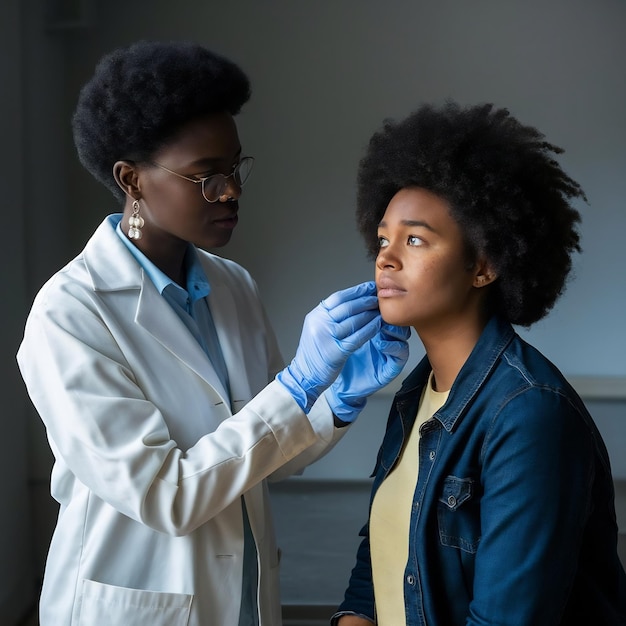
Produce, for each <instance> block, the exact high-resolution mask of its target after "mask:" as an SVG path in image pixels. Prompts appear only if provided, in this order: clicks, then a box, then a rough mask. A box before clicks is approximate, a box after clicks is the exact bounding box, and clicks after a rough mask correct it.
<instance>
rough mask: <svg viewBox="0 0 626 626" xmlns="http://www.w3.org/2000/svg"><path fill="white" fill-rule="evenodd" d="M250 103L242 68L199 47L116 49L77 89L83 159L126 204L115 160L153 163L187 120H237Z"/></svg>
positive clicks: (77, 133)
mask: <svg viewBox="0 0 626 626" xmlns="http://www.w3.org/2000/svg"><path fill="white" fill-rule="evenodd" d="M249 98H250V82H249V79H248V77H247V76H246V74H245V73H244V72H243V71H242V70H241V68H239V67H238V66H237V65H236V64H235V63H233V62H232V61H230V60H228V59H226V58H224V57H222V56H220V55H219V54H216V53H214V52H212V51H210V50H208V49H206V48H204V47H202V46H200V45H198V44H194V43H189V42H149V41H140V42H137V43H134V44H132V45H130V46H128V47H124V48H119V49H117V50H114V51H113V52H110V53H109V54H107V55H105V56H104V57H103V58H102V59H101V60H100V61H99V62H98V64H97V65H96V69H95V73H94V75H93V77H92V78H91V79H90V80H89V81H88V82H87V83H86V84H85V85H84V86H83V87H82V89H81V91H80V94H79V97H78V102H77V106H76V109H75V111H74V115H73V118H72V129H73V133H74V143H75V145H76V149H77V151H78V157H79V159H80V162H81V163H82V164H83V166H84V167H85V168H86V169H87V170H88V171H89V172H90V173H91V174H92V175H93V176H94V177H95V178H96V180H98V181H99V182H101V183H102V184H104V185H105V186H106V187H107V188H108V189H109V190H110V191H111V192H112V193H113V195H114V196H115V197H116V198H117V199H118V200H120V201H123V199H124V193H123V191H122V190H121V189H120V188H119V187H118V185H117V183H116V182H115V178H114V176H113V165H114V163H115V162H116V161H119V160H129V161H137V162H141V161H149V160H151V157H152V155H153V154H154V153H155V152H156V151H157V150H158V149H159V148H161V147H163V146H164V145H166V144H167V143H168V141H170V140H171V139H173V138H174V137H175V136H176V134H177V132H178V131H179V130H180V129H181V127H182V126H184V125H185V124H187V123H188V122H191V121H193V120H194V119H196V118H199V117H202V116H204V115H210V114H212V113H223V112H228V113H230V114H231V115H236V114H237V113H239V111H240V110H241V107H242V106H243V105H244V104H245V103H246V102H247V101H248V99H249Z"/></svg>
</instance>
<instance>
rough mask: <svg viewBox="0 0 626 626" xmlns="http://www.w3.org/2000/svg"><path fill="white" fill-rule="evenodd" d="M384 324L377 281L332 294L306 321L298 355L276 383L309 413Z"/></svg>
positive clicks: (277, 378) (278, 376)
mask: <svg viewBox="0 0 626 626" xmlns="http://www.w3.org/2000/svg"><path fill="white" fill-rule="evenodd" d="M380 324H381V318H380V312H379V311H378V298H377V297H376V285H375V284H374V282H372V281H370V282H367V283H361V284H360V285H356V286H354V287H349V288H348V289H344V290H343V291H338V292H336V293H334V294H332V295H330V296H329V297H328V298H326V299H325V300H322V302H321V303H320V304H318V305H317V307H315V308H314V309H313V310H312V311H311V312H310V313H309V314H308V315H307V316H306V317H305V318H304V324H303V327H302V334H301V336H300V343H299V345H298V348H297V350H296V355H295V357H294V358H293V361H291V363H290V364H289V365H288V366H287V367H286V368H285V369H284V370H282V371H281V372H279V373H278V374H277V375H276V380H278V381H279V382H280V383H282V385H284V386H285V387H286V388H287V390H288V391H289V392H290V393H291V395H292V396H293V397H294V399H295V401H296V402H297V403H298V404H299V405H300V408H301V409H302V410H303V411H304V412H308V411H309V410H310V408H311V407H312V406H313V404H314V403H315V401H316V400H317V398H318V397H319V396H320V394H321V393H322V392H323V391H324V390H325V389H326V388H327V387H328V386H329V385H330V384H331V383H332V382H333V381H334V380H335V378H337V374H339V371H340V370H341V368H342V367H343V365H344V363H345V362H346V360H347V359H348V357H349V356H350V355H351V354H352V353H353V352H354V351H355V350H357V349H358V348H360V347H361V346H362V345H363V344H364V343H365V342H366V341H368V340H370V339H371V338H372V337H374V335H376V333H377V332H378V330H379V328H380Z"/></svg>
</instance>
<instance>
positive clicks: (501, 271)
mask: <svg viewBox="0 0 626 626" xmlns="http://www.w3.org/2000/svg"><path fill="white" fill-rule="evenodd" d="M562 152H563V150H562V149H561V148H558V147H556V146H554V145H552V144H550V143H548V142H546V141H545V140H544V135H543V134H542V133H540V132H539V131H538V130H537V129H536V128H533V127H530V126H524V125H522V124H520V123H519V122H518V121H517V120H516V119H515V118H514V117H512V116H511V115H510V113H509V111H508V110H506V109H497V108H495V107H494V105H493V104H479V105H475V106H470V107H464V108H463V107H460V106H459V105H458V104H457V103H454V102H450V101H448V102H446V103H445V104H444V105H442V106H441V107H435V106H434V105H429V104H425V105H422V106H421V107H420V108H418V109H417V110H416V111H415V112H413V113H412V114H411V115H409V116H408V117H407V118H406V119H404V120H403V121H400V122H395V121H391V120H388V121H385V122H384V123H383V127H382V129H380V130H379V131H377V132H376V133H375V134H374V135H373V137H372V138H371V140H370V142H369V146H368V149H367V151H366V154H365V156H364V157H363V158H362V160H361V162H360V164H359V170H358V176H357V209H356V215H357V223H358V227H359V230H360V232H361V234H362V235H363V237H364V239H365V242H366V246H367V249H368V253H369V255H370V256H371V257H372V258H374V257H375V256H376V254H377V253H378V236H377V230H378V224H379V222H380V220H381V219H382V217H383V215H384V213H385V210H386V208H387V205H388V204H389V202H390V200H391V199H392V198H393V196H394V195H395V194H396V193H397V192H398V191H399V190H400V189H403V188H405V187H421V188H424V189H427V190H428V191H431V192H432V193H435V194H437V195H438V196H439V197H441V198H442V199H444V200H445V201H446V202H447V204H448V205H449V207H450V212H451V215H452V217H453V218H454V219H455V220H456V221H457V223H458V224H459V226H460V228H461V230H462V232H463V234H464V237H465V240H466V243H467V245H468V250H469V251H470V253H471V256H472V258H473V259H476V258H477V256H478V255H482V256H484V257H485V258H486V259H488V260H489V262H490V263H491V265H492V267H493V268H494V270H495V271H496V273H497V276H498V279H497V280H496V281H495V283H494V284H493V285H492V293H491V294H490V296H491V297H490V304H491V306H492V307H493V312H494V313H497V314H499V315H501V316H502V317H504V318H505V319H507V320H508V321H509V322H511V323H512V324H518V325H521V326H530V325H531V324H533V323H534V322H536V321H538V320H540V319H541V318H543V317H544V316H545V315H546V314H547V313H548V311H549V310H550V309H551V308H552V307H553V306H554V303H555V302H556V300H557V299H558V297H559V296H560V295H561V294H562V293H563V291H564V289H565V283H566V280H567V277H568V275H569V273H570V271H571V267H572V260H571V257H572V254H573V253H574V252H580V237H579V233H578V230H577V228H578V223H579V222H580V215H579V213H578V211H576V210H575V209H574V208H573V207H572V206H571V199H572V198H575V197H580V198H582V199H583V200H586V198H585V194H584V192H583V191H582V189H581V187H580V185H579V184H578V183H576V182H575V181H574V180H572V179H571V178H570V177H569V176H567V175H566V174H565V173H564V172H563V170H562V169H561V167H560V166H559V164H558V163H557V162H556V161H555V160H554V157H553V155H555V154H560V153H562Z"/></svg>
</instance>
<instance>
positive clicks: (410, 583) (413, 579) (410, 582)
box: [406, 574, 415, 586]
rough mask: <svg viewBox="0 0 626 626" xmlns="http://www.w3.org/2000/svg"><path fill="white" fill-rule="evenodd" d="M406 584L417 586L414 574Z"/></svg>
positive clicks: (410, 575) (408, 578)
mask: <svg viewBox="0 0 626 626" xmlns="http://www.w3.org/2000/svg"><path fill="white" fill-rule="evenodd" d="M406 582H407V583H409V585H411V586H413V585H414V584H415V576H413V574H409V575H408V576H407V577H406Z"/></svg>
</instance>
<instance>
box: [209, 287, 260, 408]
mask: <svg viewBox="0 0 626 626" xmlns="http://www.w3.org/2000/svg"><path fill="white" fill-rule="evenodd" d="M209 282H210V285H211V292H210V293H209V308H210V309H211V315H212V316H213V322H214V323H215V329H216V331H217V337H218V339H219V342H220V346H221V348H222V354H223V355H224V361H225V363H226V369H227V370H228V379H229V382H230V397H231V406H232V411H233V413H236V412H237V411H238V410H239V409H240V408H241V407H242V406H243V405H244V404H246V403H247V402H248V401H249V400H250V397H251V395H252V392H251V388H250V382H249V380H248V375H247V371H246V367H245V363H246V361H245V355H244V351H243V345H242V342H241V335H242V333H241V330H240V328H239V325H240V323H241V322H240V316H242V315H245V311H237V307H236V306H235V302H234V300H233V296H232V294H231V293H230V290H229V289H228V288H227V287H226V286H224V285H223V284H222V283H221V282H220V281H217V280H213V277H211V276H209Z"/></svg>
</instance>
